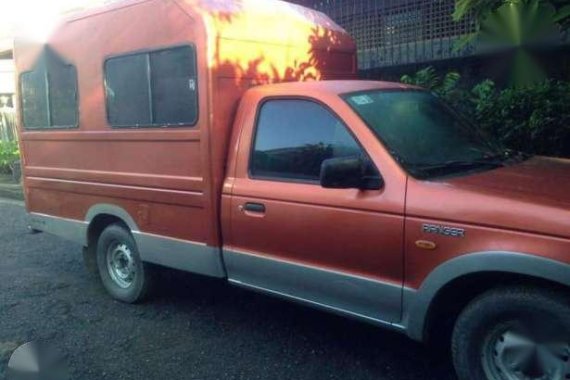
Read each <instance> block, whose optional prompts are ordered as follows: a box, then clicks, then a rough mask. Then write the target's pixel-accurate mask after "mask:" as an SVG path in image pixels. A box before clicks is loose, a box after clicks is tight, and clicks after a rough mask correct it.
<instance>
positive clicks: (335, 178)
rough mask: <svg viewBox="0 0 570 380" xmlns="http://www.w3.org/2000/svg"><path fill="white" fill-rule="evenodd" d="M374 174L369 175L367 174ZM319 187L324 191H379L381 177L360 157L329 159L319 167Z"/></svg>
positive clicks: (382, 182)
mask: <svg viewBox="0 0 570 380" xmlns="http://www.w3.org/2000/svg"><path fill="white" fill-rule="evenodd" d="M370 172H373V173H374V172H375V173H374V174H372V175H370V174H368V173H370ZM321 186H322V187H324V188H326V189H360V190H380V189H381V188H382V187H383V186H384V181H383V180H382V177H380V175H379V174H378V173H377V171H376V168H373V167H372V165H371V164H370V163H367V162H365V161H364V160H362V159H361V158H360V157H342V158H331V159H328V160H325V161H323V164H322V166H321Z"/></svg>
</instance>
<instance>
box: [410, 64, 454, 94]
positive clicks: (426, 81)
mask: <svg viewBox="0 0 570 380" xmlns="http://www.w3.org/2000/svg"><path fill="white" fill-rule="evenodd" d="M460 79H461V76H460V75H459V73H457V72H455V71H450V72H448V73H447V74H445V75H444V76H443V77H441V76H440V75H438V74H437V72H436V71H435V69H434V68H433V67H431V66H430V67H426V68H425V69H422V70H419V71H418V72H416V73H415V74H413V75H404V76H402V78H401V79H400V81H401V82H402V83H405V84H409V85H413V86H419V87H423V88H426V89H428V90H430V91H433V92H435V93H437V94H438V95H440V96H443V97H448V96H450V95H452V94H453V93H454V92H455V90H457V84H458V83H459V80H460Z"/></svg>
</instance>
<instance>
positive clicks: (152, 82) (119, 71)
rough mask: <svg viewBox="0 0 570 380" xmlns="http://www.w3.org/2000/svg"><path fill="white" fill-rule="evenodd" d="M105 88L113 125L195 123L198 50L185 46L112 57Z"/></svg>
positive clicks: (106, 72)
mask: <svg viewBox="0 0 570 380" xmlns="http://www.w3.org/2000/svg"><path fill="white" fill-rule="evenodd" d="M105 89H106V96H107V112H108V119H109V123H110V124H111V125H112V126H113V127H117V128H129V127H164V126H192V125H195V124H196V122H197V120H198V90H197V70H196V53H195V49H194V48H193V47H191V46H183V47H176V48H170V49H164V50H158V51H151V52H144V53H136V54H129V55H125V56H120V57H114V58H110V59H108V60H107V62H106V63H105Z"/></svg>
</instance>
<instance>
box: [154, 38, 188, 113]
mask: <svg viewBox="0 0 570 380" xmlns="http://www.w3.org/2000/svg"><path fill="white" fill-rule="evenodd" d="M150 59H151V61H150V63H151V68H152V78H151V83H152V103H153V108H154V122H155V123H158V124H183V123H186V124H194V123H195V122H196V119H197V116H198V115H197V110H198V99H197V98H196V67H195V62H196V59H195V57H194V51H193V50H192V49H191V48H190V47H184V48H180V49H172V50H164V51H160V52H157V53H153V54H151V56H150Z"/></svg>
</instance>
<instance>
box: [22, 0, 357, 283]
mask: <svg viewBox="0 0 570 380" xmlns="http://www.w3.org/2000/svg"><path fill="white" fill-rule="evenodd" d="M15 51H16V64H17V71H18V74H19V91H20V95H21V96H20V99H22V101H21V107H20V128H19V130H20V141H21V145H22V152H23V170H24V184H25V197H26V204H27V208H28V211H29V212H30V213H31V215H32V218H31V224H32V228H35V229H38V230H43V231H47V232H55V233H57V234H59V235H64V236H67V237H68V238H70V239H72V240H74V241H77V242H79V243H81V244H83V245H84V246H87V245H88V243H89V239H90V238H92V236H96V232H97V231H94V230H93V229H96V228H97V227H96V226H97V223H94V221H96V220H97V219H98V218H99V219H102V220H103V219H105V218H116V219H117V220H121V221H122V222H123V223H125V224H128V227H129V228H130V230H131V231H132V232H133V234H134V236H135V238H136V239H137V241H139V242H140V243H141V244H140V246H141V251H142V252H141V254H142V255H143V256H144V258H145V259H146V260H148V261H151V262H156V263H159V264H163V265H167V266H172V267H177V268H181V269H188V268H187V265H186V264H185V263H184V260H185V258H187V257H189V256H188V255H190V256H192V257H194V256H196V255H197V256H198V257H200V258H201V260H198V261H196V260H195V261H194V262H193V263H192V268H191V269H192V271H194V272H199V273H204V274H210V275H216V276H222V275H223V268H222V267H221V264H220V262H219V258H218V257H217V256H218V255H219V252H218V249H216V247H218V246H219V245H220V234H221V233H220V227H219V220H218V219H219V199H220V193H221V187H222V182H223V176H224V170H225V167H224V166H225V160H226V154H227V149H228V142H229V138H230V135H231V133H230V130H231V128H232V124H233V122H234V115H235V113H236V109H237V106H238V102H239V101H240V98H241V95H242V94H243V92H244V91H246V90H247V89H248V88H250V87H252V86H255V85H260V84H265V83H275V82H284V81H305V80H321V79H343V78H354V77H355V76H356V47H355V44H354V42H353V40H352V39H351V38H350V37H349V36H348V35H347V34H346V33H345V32H344V31H343V30H342V29H341V28H340V27H339V26H337V25H336V24H334V23H333V22H332V21H331V20H330V19H329V18H328V17H327V16H325V15H323V14H321V13H318V12H315V11H312V10H308V9H306V8H303V7H300V6H297V5H293V4H289V3H285V2H282V1H274V0H267V1H248V0H243V1H215V0H135V1H122V2H118V3H114V4H112V5H109V6H106V7H103V8H98V9H94V10H89V11H87V12H84V13H80V14H77V15H73V16H71V17H69V18H67V19H66V20H64V21H63V22H62V23H61V24H60V25H59V26H58V27H57V28H56V29H55V30H54V31H53V33H51V35H50V36H49V37H48V38H47V40H46V42H45V43H44V42H42V43H38V42H35V41H31V40H29V39H25V38H21V39H18V40H17V42H16V47H15ZM78 226H79V227H80V228H78ZM163 251H168V252H176V255H172V254H171V255H169V256H168V257H166V256H164V255H162V254H161V253H162V252H163Z"/></svg>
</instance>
